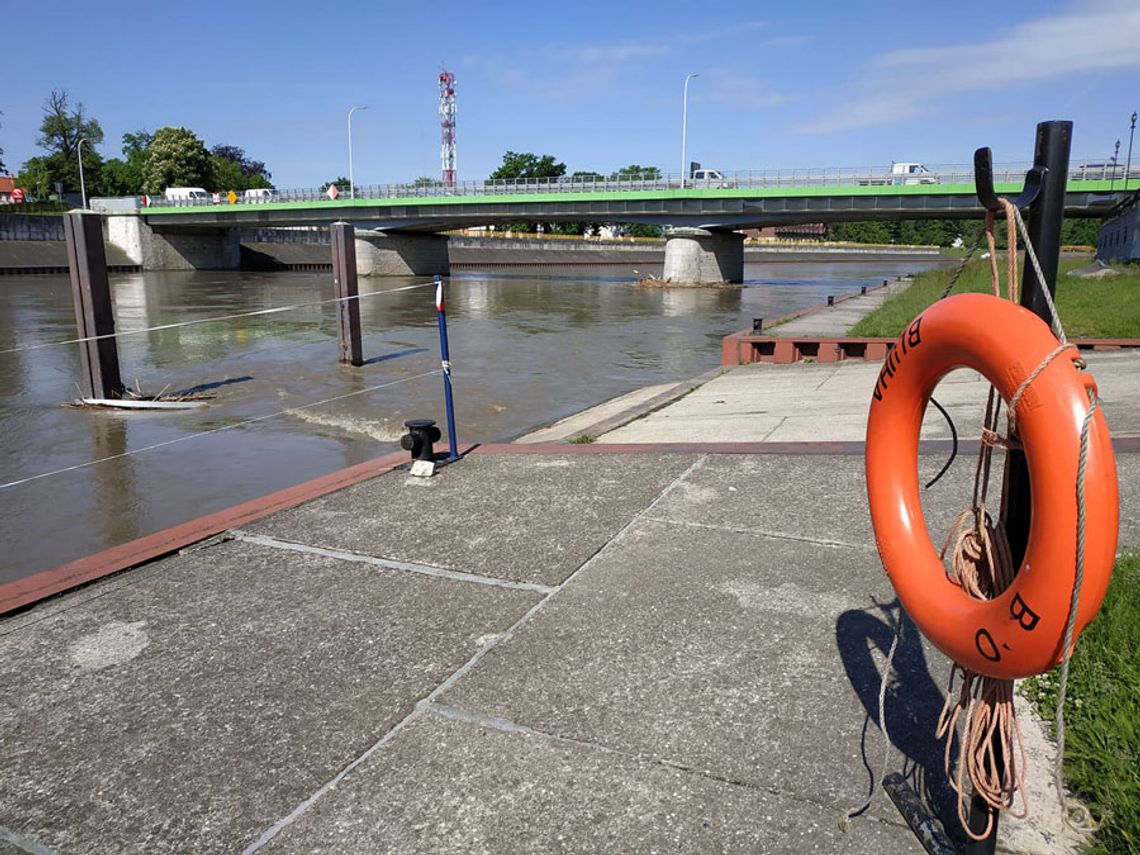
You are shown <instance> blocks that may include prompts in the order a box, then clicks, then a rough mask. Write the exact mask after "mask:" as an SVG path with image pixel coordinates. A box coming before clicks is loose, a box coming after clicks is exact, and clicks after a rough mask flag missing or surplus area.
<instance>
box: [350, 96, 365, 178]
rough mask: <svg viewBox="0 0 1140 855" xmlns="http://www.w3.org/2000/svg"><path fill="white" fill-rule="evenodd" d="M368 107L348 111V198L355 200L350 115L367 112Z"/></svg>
mask: <svg viewBox="0 0 1140 855" xmlns="http://www.w3.org/2000/svg"><path fill="white" fill-rule="evenodd" d="M367 109H368V107H366V106H365V107H353V108H352V109H351V110H349V111H348V198H349V199H355V198H356V182H354V181H353V180H352V179H353V175H352V114H353V113H355V112H356V111H357V110H367Z"/></svg>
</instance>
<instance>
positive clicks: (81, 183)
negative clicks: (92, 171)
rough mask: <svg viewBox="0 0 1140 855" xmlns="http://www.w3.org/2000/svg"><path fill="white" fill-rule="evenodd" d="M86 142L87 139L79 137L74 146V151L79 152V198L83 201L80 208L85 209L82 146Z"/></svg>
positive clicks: (85, 193) (85, 195) (85, 194)
mask: <svg viewBox="0 0 1140 855" xmlns="http://www.w3.org/2000/svg"><path fill="white" fill-rule="evenodd" d="M85 142H87V137H80V138H79V143H78V144H77V145H76V150H77V151H78V152H79V197H80V199H82V200H83V204H82V206H81V207H82V208H83V209H84V210H86V209H87V184H86V183H85V182H84V180H83V144H84V143H85Z"/></svg>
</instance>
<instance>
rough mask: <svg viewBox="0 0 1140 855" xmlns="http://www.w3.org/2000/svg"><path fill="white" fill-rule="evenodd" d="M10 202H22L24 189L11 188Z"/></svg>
mask: <svg viewBox="0 0 1140 855" xmlns="http://www.w3.org/2000/svg"><path fill="white" fill-rule="evenodd" d="M12 201H13V202H23V201H24V188H23V187H13V188H12Z"/></svg>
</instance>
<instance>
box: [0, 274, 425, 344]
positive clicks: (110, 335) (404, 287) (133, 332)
mask: <svg viewBox="0 0 1140 855" xmlns="http://www.w3.org/2000/svg"><path fill="white" fill-rule="evenodd" d="M434 284H435V282H434V281H433V282H417V283H416V284H414V285H402V286H401V287H399V288H390V289H388V290H387V291H373V292H372V293H371V294H357V295H356V296H355V297H333V298H331V299H329V300H314V301H312V302H310V303H292V304H290V305H288V306H274V307H273V308H271V309H254V310H253V311H250V312H236V313H234V314H232V315H214V316H212V317H209V318H196V319H195V320H192V321H179V322H177V323H172V324H159V325H158V326H154V327H146V328H144V329H137V330H124V331H123V332H113V333H104V334H103V335H90V336H86V337H85V338H69V339H67V340H65V341H47V342H41V343H40V344H28V345H23V346H21V347H10V348H8V349H7V350H0V356H3V355H4V354H6V353H23V352H24V351H27V350H39V349H40V348H42V347H57V346H59V345H63V344H83V343H84V342H88V341H100V340H101V339H105V338H120V337H122V336H128V335H140V334H142V333H151V332H159V331H160V330H173V329H178V328H180V327H192V326H195V325H197V324H212V323H217V322H218V321H232V320H234V319H236V318H252V317H256V316H258V315H276V314H279V313H281V312H292V311H295V310H297V309H308V308H311V307H313V306H326V305H328V304H330V303H344V302H348V301H350V300H363V299H364V298H365V297H380V296H382V295H384V294H396V293H398V292H400V291H411V290H412V289H413V288H426V287H427V286H429V285H434Z"/></svg>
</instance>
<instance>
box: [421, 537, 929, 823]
mask: <svg viewBox="0 0 1140 855" xmlns="http://www.w3.org/2000/svg"><path fill="white" fill-rule="evenodd" d="M872 597H874V598H877V599H878V601H880V602H890V601H891V600H892V598H893V595H892V594H891V590H890V586H889V584H888V582H887V580H886V578H885V576H884V575H883V574H882V572H881V571H880V569H879V563H878V558H877V556H876V555H875V554H874V553H873V552H869V551H866V550H858V549H851V548H838V547H828V546H822V545H818V544H813V543H804V542H801V541H795V540H788V539H782V538H770V537H764V536H761V535H757V534H753V533H748V532H738V531H731V530H726V529H722V528H716V529H712V528H704V527H700V526H685V525H678V524H675V523H670V522H657V521H644V522H640V523H638V524H636V525H635V526H634V527H633V528H631V529H629V530H627V532H626V534H625V536H624V537H623V538H622V539H621V540H620V541H618V542H616V543H615V544H613V545H612V546H611V547H609V548H608V549H607V550H606V552H605V553H603V554H602V555H600V556H599V557H598V559H597V560H596V561H595V562H594V563H593V564H592V565H591V566H590V567H588V568H586V569H585V570H584V571H583V572H582V573H581V574H580V575H579V576H577V577H575V579H574V580H573V582H572V583H571V584H570V585H568V586H567V587H566V588H565V589H563V590H562V591H561V592H560V593H559V594H558V596H557V597H555V598H553V599H552V600H550V601H549V603H548V605H547V606H545V608H544V610H543V611H542V612H541V613H540V614H539V615H538V616H536V617H535V618H534V619H533V620H532V621H531V622H530V623H529V624H527V625H526V626H525V627H524V628H523V629H521V630H520V631H518V632H517V633H516V634H515V635H514V636H513V637H512V638H511V639H510V640H508V641H506V642H504V643H503V644H502V645H500V646H499V647H497V648H496V649H495V650H493V651H491V653H490V654H488V656H487V657H485V658H484V659H483V660H482V661H481V662H480V663H479V665H478V666H477V667H476V668H475V669H473V670H472V671H471V672H469V673H468V674H467V675H466V676H465V677H464V678H463V679H461V680H460V681H459V682H458V683H457V684H456V685H455V686H454V687H453V688H452V689H450V690H449V691H448V692H446V693H445V694H444V695H443V697H442V698H441V699H440V702H441V703H443V704H448V705H451V706H454V707H458V708H460V709H464V710H468V711H471V712H475V713H479V714H484V715H490V716H494V717H499V718H504V719H507V720H509V721H511V722H515V723H517V724H519V725H522V726H525V727H530V728H534V729H536V730H539V731H542V732H546V733H551V734H554V735H557V736H559V737H563V738H567V739H573V740H579V741H584V742H589V743H592V744H599V745H603V746H606V747H609V748H612V749H615V750H621V751H624V752H629V753H633V754H637V755H643V756H647V757H652V758H655V759H657V760H659V761H662V762H668V763H672V764H679V765H681V766H684V767H686V768H692V769H695V770H698V771H701V772H702V773H704V774H707V775H710V776H713V777H716V778H720V779H724V780H731V781H737V782H742V783H745V784H748V785H750V786H757V787H763V788H768V789H773V790H776V791H779V792H781V793H786V794H789V795H793V796H795V797H797V798H801V799H805V800H809V801H813V802H816V803H817V804H819V805H820V806H821V807H820V813H821V815H822V816H826V817H828V819H829V821H831V822H834V821H835V820H836V819H837V818H838V817H839V816H840V815H841V814H842V812H843V811H844V810H845V809H847V808H849V807H852V806H854V805H857V804H858V803H859V802H860V801H861V800H862V799H863V798H864V797H865V796H866V795H867V792H868V790H869V787H870V773H869V771H868V765H867V764H868V762H869V761H868V760H867V759H866V758H870V757H875V758H876V759H875V761H874V762H875V763H877V762H878V759H877V758H878V756H879V750H878V749H877V748H872V747H871V746H873V745H874V744H875V742H874V740H873V739H872V731H875V730H876V728H875V727H874V726H873V725H869V724H868V714H869V711H876V710H877V703H878V700H877V698H878V687H879V677H878V673H879V672H878V667H879V666H880V665H881V663H882V659H883V656H885V651H886V650H887V649H888V648H889V646H890V642H891V638H892V636H893V630H892V628H891V626H890V625H889V624H888V623H887V622H886V621H885V620H884V619H883V616H882V615H881V614H879V611H878V609H876V608H874V606H873V602H872ZM872 650H877V651H878V652H877V653H872ZM929 655H930V654H929V653H928V652H926V651H924V649H923V644H922V642H921V641H920V639H919V637H918V635H917V633H916V632H914V631H908V632H907V633H905V634H904V638H903V643H902V645H901V650H900V652H899V654H898V655H897V656H896V665H897V667H898V669H899V673H900V674H901V675H902V678H901V680H900V683H899V686H898V687H897V688H898V689H899V692H898V695H897V697H896V696H892V700H891V703H890V708H889V712H888V724H889V730H890V732H891V734H892V738H893V739H894V740H895V744H896V745H898V746H900V747H901V748H902V750H903V751H904V752H906V754H907V755H908V757H910V758H911V759H912V760H914V761H915V762H917V763H918V765H919V767H921V768H922V769H923V770H924V776H925V778H926V780H927V782H928V786H931V787H935V788H944V783H945V782H944V777H943V776H942V773H941V751H940V747H939V746H938V745H937V744H935V742H934V739H933V736H932V729H933V722H934V721H936V717H937V714H938V711H939V710H940V709H941V704H942V698H943V696H942V691H941V689H940V686H941V684H942V680H943V674H944V672H945V669H946V663H945V661H944V660H942V659H941V658H940V657H937V656H934V657H932V661H931V660H928V658H927V657H928V656H929ZM875 714H877V713H875ZM916 722H921V724H920V725H919V724H916ZM938 791H939V792H940V793H941V795H942V798H940V799H939V800H938V803H940V804H949V801H948V799H947V798H946V797H945V792H943V790H942V789H939V790H938ZM891 810H893V809H891Z"/></svg>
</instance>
